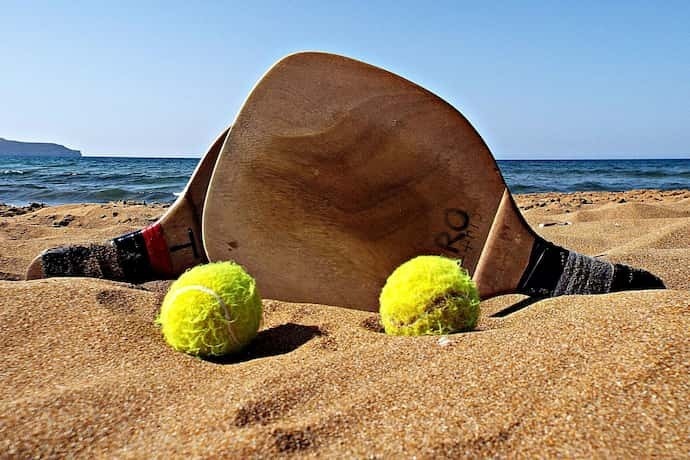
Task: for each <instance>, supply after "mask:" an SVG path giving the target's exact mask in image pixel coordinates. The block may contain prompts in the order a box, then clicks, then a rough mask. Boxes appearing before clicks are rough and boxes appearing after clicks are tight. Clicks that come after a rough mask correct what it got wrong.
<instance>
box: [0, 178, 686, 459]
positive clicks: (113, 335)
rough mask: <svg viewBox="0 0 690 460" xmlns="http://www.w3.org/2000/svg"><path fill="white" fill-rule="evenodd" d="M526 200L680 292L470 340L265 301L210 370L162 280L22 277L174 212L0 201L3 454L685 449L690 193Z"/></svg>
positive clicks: (542, 316) (589, 245)
mask: <svg viewBox="0 0 690 460" xmlns="http://www.w3.org/2000/svg"><path fill="white" fill-rule="evenodd" d="M518 202H519V204H520V206H521V208H522V209H523V212H524V214H525V216H526V217H527V219H528V221H529V222H530V223H531V224H532V225H533V226H534V228H535V229H536V230H537V231H538V232H539V233H540V234H542V235H543V236H545V237H546V238H548V239H550V240H553V241H555V242H556V243H558V244H562V245H566V246H567V247H569V248H572V249H576V250H579V251H582V252H585V253H588V254H591V255H601V256H602V257H605V258H608V259H609V260H613V261H617V262H625V263H629V264H634V265H638V266H641V267H643V268H646V269H648V270H650V271H652V272H654V273H656V274H658V275H660V276H661V277H662V278H663V279H664V281H665V282H666V283H667V286H668V287H669V289H668V290H663V291H662V290H658V291H641V292H624V293H616V294H608V295H599V296H565V297H559V298H554V299H547V300H541V301H539V302H536V303H532V304H531V305H528V306H525V307H524V308H515V307H512V308H511V305H513V304H514V303H515V302H517V301H519V300H521V299H522V297H520V296H504V297H500V298H496V299H490V300H487V301H485V302H483V303H482V317H481V320H480V325H479V328H478V330H477V331H476V332H472V333H465V334H455V335H451V336H448V339H444V340H439V338H438V337H419V338H402V337H389V336H386V335H384V334H382V333H381V331H380V329H379V326H378V320H377V317H376V315H374V314H372V313H367V312H360V311H354V310H348V309H343V308H338V307H332V306H322V305H305V304H289V303H284V302H279V301H275V300H266V301H264V306H265V310H266V313H265V324H264V328H263V330H262V331H261V332H260V334H259V336H258V337H257V339H256V340H255V341H254V342H253V344H252V345H251V346H250V347H249V348H248V349H247V350H246V351H245V352H243V353H242V354H241V355H239V356H236V357H233V358H227V359H223V360H216V361H204V360H200V359H196V358H192V357H189V356H186V355H184V354H181V353H177V352H174V351H172V350H171V349H170V348H168V347H167V346H166V345H165V343H164V342H163V340H162V337H161V335H160V332H159V330H158V328H157V327H156V326H155V324H154V323H153V319H154V317H155V315H156V312H157V309H158V306H159V303H160V300H161V297H162V294H163V293H164V292H165V289H166V288H167V286H168V283H166V282H152V283H146V284H144V285H140V286H134V285H129V284H125V283H117V282H111V281H103V280H94V279H85V278H73V279H49V280H37V281H20V279H21V277H22V274H23V270H24V268H25V267H26V265H27V264H28V262H29V261H30V260H31V258H32V257H33V256H34V255H35V254H37V253H38V252H39V251H40V250H41V249H43V248H44V247H48V246H53V245H57V244H61V243H65V242H77V241H79V242H84V241H101V240H104V239H106V238H109V237H113V236H115V235H118V234H120V233H123V232H125V231H129V230H133V229H136V228H139V227H142V226H144V225H146V224H147V223H149V222H151V221H152V220H154V219H155V218H156V217H157V216H159V215H160V214H161V213H162V212H164V211H165V209H164V208H163V207H161V206H150V205H149V206H147V205H142V204H139V205H134V204H123V203H113V204H107V205H64V206H56V207H44V208H41V207H37V206H35V207H33V208H31V209H29V208H26V209H21V208H16V209H12V208H11V207H7V206H4V207H0V279H2V280H4V281H0V293H1V294H2V295H1V296H0V299H1V300H0V343H1V344H2V354H1V355H0V456H1V457H10V458H11V457H19V458H26V457H64V456H70V457H71V456H76V457H89V458H91V457H109V458H110V457H122V458H131V457H138V458H141V457H145V458H149V457H154V458H155V457H160V458H169V457H177V458H187V457H236V458H244V457H247V458H252V457H271V458H273V457H290V456H298V457H312V456H313V457H358V458H396V457H401V456H402V457H412V456H416V457H418V458H432V457H433V458H437V457H440V458H443V457H450V458H458V457H471V458H476V457H530V458H532V457H556V456H562V457H592V456H596V457H622V458H628V457H640V456H644V457H649V456H658V457H666V458H681V457H688V455H690V428H689V427H690V409H689V408H690V379H689V376H690V341H689V340H688V331H689V330H690V292H689V290H690V191H688V190H685V191H671V192H659V191H633V192H625V193H575V194H568V195H564V194H540V195H523V196H519V197H518Z"/></svg>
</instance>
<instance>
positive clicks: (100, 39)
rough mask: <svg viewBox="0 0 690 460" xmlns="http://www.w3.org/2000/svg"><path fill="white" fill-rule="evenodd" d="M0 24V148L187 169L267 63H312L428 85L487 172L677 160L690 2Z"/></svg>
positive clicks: (15, 15)
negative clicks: (312, 58)
mask: <svg viewBox="0 0 690 460" xmlns="http://www.w3.org/2000/svg"><path fill="white" fill-rule="evenodd" d="M106 3H107V4H106ZM0 11H1V12H2V14H0V137H6V138H11V139H19V140H33V141H51V142H52V141H54V142H58V143H62V144H65V145H67V146H70V147H73V148H78V149H80V150H82V151H83V152H84V153H85V154H87V155H93V154H120V155H131V156H139V155H141V156H149V155H170V154H197V155H198V154H201V153H203V152H204V151H205V150H206V147H207V146H208V144H209V143H210V142H211V141H212V140H213V139H214V138H215V136H216V135H217V134H218V133H219V132H220V131H221V130H222V129H223V128H224V127H225V126H226V125H228V124H229V123H231V122H232V120H233V119H234V117H235V114H236V113H237V111H238V110H239V108H240V106H241V104H242V102H243V100H244V99H245V97H246V95H247V94H248V92H249V91H250V89H251V88H252V86H253V85H254V83H255V82H256V80H257V79H258V78H259V77H260V76H261V75H262V74H263V73H264V72H265V71H266V70H267V69H268V68H269V67H270V65H271V64H272V63H273V62H275V61H276V60H277V59H279V58H280V57H282V56H284V55H286V54H289V53H292V52H295V51H300V50H322V51H328V52H333V53H338V54H344V55H347V56H350V57H354V58H357V59H361V60H364V61H367V62H370V63H372V64H374V65H377V66H380V67H384V68H386V69H389V70H391V71H393V72H396V73H399V74H401V75H403V76H404V77H406V78H408V79H410V80H412V81H414V82H416V83H418V84H421V85H422V86H425V87H427V88H428V89H430V90H431V91H433V92H435V93H436V94H438V95H439V96H441V97H443V98H444V99H446V100H448V101H449V102H450V103H451V104H453V105H454V106H455V107H457V108H458V109H459V110H460V111H461V112H463V113H464V114H465V115H466V116H467V117H468V118H469V120H470V121H471V122H472V123H473V124H474V125H475V127H476V128H477V129H478V130H479V132H480V133H481V134H482V136H483V137H484V139H485V140H486V142H487V143H488V144H489V146H490V148H491V149H492V151H493V152H494V153H495V154H496V156H497V157H498V158H642V157H661V158H690V26H689V24H690V1H687V0H685V1H672V0H669V1H666V0H665V1H647V2H641V1H635V0H629V1H603V0H600V1H578V2H558V1H543V2H529V1H514V2H503V1H497V2H477V1H473V2H461V1H455V2H453V1H449V2H443V1H436V2H420V1H418V0H417V1H411V2H406V1H394V2H383V1H381V2H375V1H372V2H365V1H362V2H345V1H343V2H330V1H326V0H321V1H276V2H261V1H252V2H248V1H238V2H210V1H209V2H176V1H166V2H159V3H158V2H126V1H120V2H62V1H57V0H56V1H51V2H31V1H17V2H14V1H11V2H7V1H4V0H0Z"/></svg>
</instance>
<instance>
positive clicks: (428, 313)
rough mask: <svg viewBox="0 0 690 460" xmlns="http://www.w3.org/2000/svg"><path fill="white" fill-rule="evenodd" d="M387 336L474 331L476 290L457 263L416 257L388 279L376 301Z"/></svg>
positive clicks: (477, 298) (445, 258)
mask: <svg viewBox="0 0 690 460" xmlns="http://www.w3.org/2000/svg"><path fill="white" fill-rule="evenodd" d="M379 303H380V313H381V322H382V323H383V328H384V329H385V331H386V333H387V334H392V335H433V334H449V333H451V332H460V331H468V330H471V329H474V327H475V326H476V325H477V319H478V318H479V293H478V291H477V286H476V285H475V283H474V281H472V278H470V276H469V275H468V273H467V271H466V270H465V269H464V268H462V267H461V266H460V261H459V260H454V259H449V258H447V257H440V256H419V257H415V258H414V259H411V260H408V261H407V262H405V263H403V264H402V265H400V266H399V267H398V268H396V269H395V271H394V272H393V273H392V274H391V275H390V276H389V277H388V280H387V281H386V284H385V286H384V287H383V289H382V290H381V296H380V297H379Z"/></svg>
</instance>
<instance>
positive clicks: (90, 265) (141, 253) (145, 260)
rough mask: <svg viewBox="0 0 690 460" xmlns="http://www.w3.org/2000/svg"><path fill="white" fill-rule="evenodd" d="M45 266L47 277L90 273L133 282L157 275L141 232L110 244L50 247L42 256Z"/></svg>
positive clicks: (129, 234)
mask: <svg viewBox="0 0 690 460" xmlns="http://www.w3.org/2000/svg"><path fill="white" fill-rule="evenodd" d="M41 265H42V269H43V274H44V275H45V276H47V277H52V276H88V277H91V278H104V279H110V280H120V281H131V282H141V281H147V280H149V279H152V277H153V276H152V275H153V273H152V269H151V264H150V262H149V257H148V252H147V250H146V243H145V242H144V238H143V236H142V234H141V231H136V232H132V233H128V234H126V235H122V236H120V237H117V238H115V239H114V240H112V241H110V242H109V243H106V244H90V245H82V246H65V247H59V248H54V249H50V250H48V251H46V252H44V253H43V254H42V255H41Z"/></svg>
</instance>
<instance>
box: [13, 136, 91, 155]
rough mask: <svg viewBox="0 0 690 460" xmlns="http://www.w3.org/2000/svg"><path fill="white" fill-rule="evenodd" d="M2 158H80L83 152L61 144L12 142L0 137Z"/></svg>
mask: <svg viewBox="0 0 690 460" xmlns="http://www.w3.org/2000/svg"><path fill="white" fill-rule="evenodd" d="M0 156H22V157H70V158H78V157H81V152H80V151H79V150H72V149H68V148H67V147H65V146H64V145H60V144H51V143H47V142H21V141H11V140H9V139H4V138H2V137H0Z"/></svg>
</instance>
